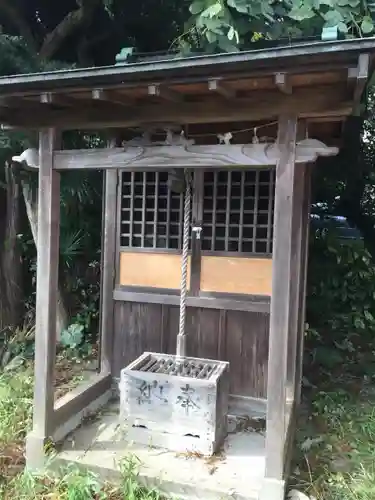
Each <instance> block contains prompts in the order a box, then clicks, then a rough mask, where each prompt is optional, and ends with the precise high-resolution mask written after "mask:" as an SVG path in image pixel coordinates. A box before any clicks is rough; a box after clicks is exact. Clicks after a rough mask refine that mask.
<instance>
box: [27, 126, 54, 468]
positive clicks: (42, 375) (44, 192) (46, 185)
mask: <svg viewBox="0 0 375 500" xmlns="http://www.w3.org/2000/svg"><path fill="white" fill-rule="evenodd" d="M55 143H56V131H55V130H54V129H46V130H43V131H41V132H40V135H39V155H40V167H39V195H38V245H37V285H36V325H35V368H34V371H35V387H34V414H33V429H32V431H31V433H30V434H29V435H28V438H27V444H26V458H27V465H28V466H30V467H32V468H39V467H41V466H42V465H43V463H44V447H45V445H46V442H47V440H48V438H49V437H50V436H51V435H52V433H53V431H54V428H53V417H54V372H55V358H56V305H57V290H58V267H59V236H60V174H59V173H58V172H57V171H55V170H53V150H54V149H55Z"/></svg>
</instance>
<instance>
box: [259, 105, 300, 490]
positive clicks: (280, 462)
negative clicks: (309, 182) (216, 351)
mask: <svg viewBox="0 0 375 500" xmlns="http://www.w3.org/2000/svg"><path fill="white" fill-rule="evenodd" d="M296 134H297V117H296V116H289V115H284V116H282V117H281V118H280V120H279V133H278V144H279V147H280V148H281V151H282V154H281V156H280V159H279V161H278V164H277V166H276V188H275V189H276V190H275V208H274V214H275V216H274V245H273V257H272V297H271V312H270V338H269V355H268V382H267V433H266V477H267V478H272V479H276V480H281V479H282V478H283V470H284V444H285V439H286V412H287V404H286V386H287V358H288V332H289V310H290V307H289V306H290V281H291V272H290V271H291V254H292V239H291V232H292V215H293V194H294V185H295V184H294V182H295V154H296Z"/></svg>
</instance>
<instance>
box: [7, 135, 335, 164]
mask: <svg viewBox="0 0 375 500" xmlns="http://www.w3.org/2000/svg"><path fill="white" fill-rule="evenodd" d="M30 153H34V154H30ZM337 153H338V148H336V147H328V146H326V145H325V144H324V143H323V142H320V141H316V140H314V139H304V140H302V141H300V142H299V143H298V145H297V147H296V153H295V161H296V163H307V162H312V161H315V160H316V159H317V158H318V157H319V156H334V155H336V154H337ZM280 155H282V152H281V151H280V148H279V146H278V145H277V144H267V143H261V144H228V145H227V144H216V145H208V146H195V145H193V146H169V145H166V146H149V147H147V146H144V147H142V146H139V147H137V146H130V147H128V148H105V149H102V148H100V149H76V150H63V151H56V152H55V153H54V168H55V169H57V170H82V169H90V170H115V169H125V168H127V169H128V170H143V171H145V170H147V169H154V170H165V169H174V168H202V169H204V168H217V167H224V168H226V167H230V166H242V167H262V166H263V167H269V166H270V165H276V164H277V162H278V161H279V159H280ZM28 159H29V160H28ZM37 159H38V155H37V152H36V151H34V150H27V151H26V152H25V153H24V154H22V155H20V156H19V157H13V161H25V162H26V163H27V162H28V161H33V162H35V161H37ZM27 166H28V167H34V168H38V165H31V164H28V163H27Z"/></svg>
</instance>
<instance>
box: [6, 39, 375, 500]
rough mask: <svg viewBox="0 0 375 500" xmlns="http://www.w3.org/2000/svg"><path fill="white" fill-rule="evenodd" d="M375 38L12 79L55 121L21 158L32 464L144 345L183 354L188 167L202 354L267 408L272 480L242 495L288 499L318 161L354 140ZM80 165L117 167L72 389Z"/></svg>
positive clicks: (42, 115) (190, 328) (23, 120)
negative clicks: (69, 253)
mask: <svg viewBox="0 0 375 500" xmlns="http://www.w3.org/2000/svg"><path fill="white" fill-rule="evenodd" d="M374 54H375V39H372V38H369V39H362V40H345V41H335V42H311V43H299V44H295V45H293V44H292V45H288V46H279V47H276V48H274V47H273V48H271V49H261V50H254V51H249V52H242V53H241V52H240V53H236V54H217V55H207V56H194V57H189V58H185V59H184V58H177V57H176V58H175V59H173V58H172V59H171V58H168V59H166V60H160V61H156V62H155V61H152V62H147V60H140V61H137V62H133V63H128V64H122V65H116V66H111V67H105V68H91V69H75V70H69V71H57V72H51V73H44V74H31V75H20V76H11V77H2V78H0V122H1V123H3V125H4V126H7V127H14V128H21V129H37V130H39V131H40V142H39V151H37V150H33V149H31V150H28V151H25V152H23V153H22V154H20V155H19V156H17V157H15V158H14V161H16V162H24V163H25V164H27V165H28V166H29V167H34V168H36V169H38V171H39V222H38V262H37V266H38V269H37V310H36V355H35V405H34V420H33V429H32V431H31V433H30V434H29V436H28V440H27V462H28V465H29V466H31V467H38V466H40V465H41V464H42V463H43V460H44V445H45V443H46V441H47V440H48V439H49V438H52V439H54V440H55V441H59V440H62V439H64V438H65V437H66V436H67V435H68V434H69V433H70V432H72V431H73V430H74V429H75V428H76V427H77V426H78V425H79V424H80V422H81V421H82V418H83V416H84V415H85V413H86V412H87V411H88V410H90V411H92V410H96V409H98V408H100V407H101V406H103V405H105V404H106V403H107V402H108V400H109V399H110V398H111V396H112V395H113V388H114V387H117V382H118V378H119V376H120V371H121V370H122V369H123V368H124V367H125V366H127V365H128V364H129V363H132V362H133V361H134V360H135V359H137V358H138V357H139V356H141V355H142V353H144V352H154V353H161V354H173V353H175V351H176V336H177V333H178V320H179V304H180V281H181V252H182V238H183V234H182V232H183V213H184V212H183V206H184V193H183V192H176V191H173V190H171V189H170V182H171V177H173V176H176V177H178V172H179V171H181V170H183V171H185V172H186V171H188V172H189V173H190V174H191V178H192V211H191V231H190V236H189V254H188V269H187V295H186V307H187V309H186V348H187V354H188V356H192V357H196V358H205V359H206V360H212V359H213V360H221V361H223V362H229V366H230V371H229V374H230V376H229V413H230V414H233V415H236V414H237V415H241V414H251V412H252V411H253V409H254V408H256V411H257V412H258V413H259V412H261V413H262V412H263V413H264V415H265V418H266V434H265V448H264V461H265V467H264V471H263V472H262V477H261V482H260V483H259V484H260V486H259V488H258V489H257V490H256V491H257V492H256V493H252V494H251V495H252V496H250V493H249V494H248V496H246V497H245V496H244V495H245V494H243V495H242V496H241V495H240V494H238V496H235V497H234V498H241V499H243V498H249V499H250V498H251V499H256V498H260V499H262V500H281V499H282V498H283V495H284V490H285V481H286V479H287V474H288V466H289V463H290V451H291V447H292V443H293V436H294V420H295V415H296V408H297V405H298V402H299V398H300V390H301V378H302V354H303V336H304V325H305V319H304V311H305V300H306V299H305V290H306V271H307V262H308V244H307V243H308V232H309V207H310V179H311V171H312V168H313V163H314V162H315V160H316V159H317V158H318V157H319V156H330V155H335V154H337V153H338V151H339V147H340V141H341V134H342V125H343V121H344V120H345V119H346V117H347V116H348V115H349V114H350V113H352V111H353V109H354V108H355V107H356V106H357V105H358V104H359V102H360V98H361V95H362V93H363V91H364V89H365V88H366V84H367V81H368V78H369V75H370V74H371V71H372V68H373V61H374V57H373V56H374ZM68 129H70V130H77V129H81V130H89V129H91V130H99V129H107V130H108V131H109V132H110V135H111V137H113V140H112V141H111V142H110V144H109V146H108V147H107V148H104V149H92V150H79V151H72V150H65V149H64V148H63V147H62V148H61V147H60V146H59V144H61V142H60V137H59V134H60V133H61V132H63V131H64V130H68ZM62 139H63V137H62ZM62 143H63V142H62ZM76 169H103V170H104V172H105V175H104V176H105V196H104V204H103V207H104V208H103V245H102V283H101V308H102V309H101V332H100V338H101V349H100V370H99V372H98V373H97V374H96V376H95V377H94V378H93V380H92V381H90V383H87V384H85V385H84V386H82V387H79V388H77V389H76V390H74V391H73V392H72V393H70V394H68V395H67V396H64V397H63V398H61V399H59V400H57V401H54V386H53V382H54V363H55V343H56V327H55V325H56V294H57V279H58V253H59V252H58V249H59V203H60V200H59V183H60V176H61V175H64V171H66V170H76ZM262 470H263V469H262ZM233 484H235V483H233ZM212 498H213V497H212ZM215 498H216V497H215ZM218 498H219V497H218Z"/></svg>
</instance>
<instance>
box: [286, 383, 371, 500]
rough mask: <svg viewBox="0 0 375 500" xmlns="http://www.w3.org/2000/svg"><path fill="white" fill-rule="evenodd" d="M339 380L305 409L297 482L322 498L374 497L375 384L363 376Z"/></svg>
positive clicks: (351, 499) (368, 499) (298, 486)
mask: <svg viewBox="0 0 375 500" xmlns="http://www.w3.org/2000/svg"><path fill="white" fill-rule="evenodd" d="M334 384H335V387H336V389H333V390H328V389H326V391H320V392H316V393H315V394H313V396H312V397H311V398H310V402H309V405H308V406H307V407H305V411H304V412H303V415H301V418H300V420H299V425H298V427H299V432H298V446H297V448H296V453H295V461H294V471H293V475H292V479H291V483H292V485H291V486H292V487H293V488H296V489H298V490H299V491H304V492H305V493H306V494H307V495H308V496H309V497H311V498H314V499H316V500H374V499H375V389H374V388H373V387H372V386H371V384H370V383H368V382H364V381H363V380H362V381H358V380H357V381H355V380H351V382H350V383H349V384H348V383H347V381H343V380H336V381H335V383H334ZM337 387H341V389H337Z"/></svg>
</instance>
